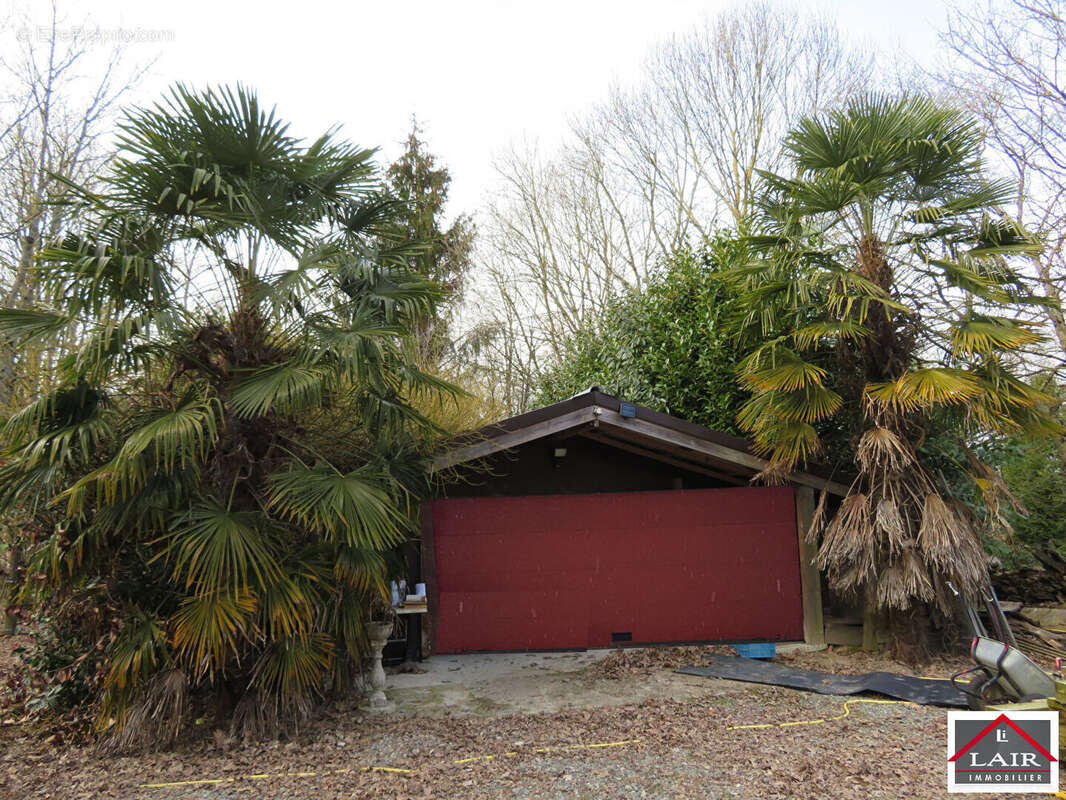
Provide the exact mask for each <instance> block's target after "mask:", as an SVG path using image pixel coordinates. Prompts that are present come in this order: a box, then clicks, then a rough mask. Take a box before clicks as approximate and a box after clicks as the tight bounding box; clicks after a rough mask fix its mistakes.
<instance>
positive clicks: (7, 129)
mask: <svg viewBox="0 0 1066 800" xmlns="http://www.w3.org/2000/svg"><path fill="white" fill-rule="evenodd" d="M15 24H16V25H17V26H19V27H20V28H21V30H22V32H23V35H22V36H20V47H19V48H18V49H17V50H16V51H14V52H11V53H9V54H6V56H5V57H2V58H0V306H3V307H6V308H28V307H29V306H30V305H32V304H33V303H34V302H35V301H37V300H39V299H40V298H39V282H38V281H37V279H36V275H35V273H34V270H33V266H34V262H35V258H36V255H37V253H38V251H39V250H40V248H41V246H42V244H43V243H45V242H47V241H48V240H49V239H50V238H54V237H55V236H56V235H57V234H58V232H59V230H60V228H61V226H62V225H63V224H64V223H65V221H66V220H67V219H68V217H69V215H70V213H71V211H70V207H69V206H66V205H63V204H62V202H61V201H62V200H63V197H64V194H65V192H66V185H67V184H66V183H65V182H64V181H66V180H69V181H73V182H76V183H78V184H80V185H83V186H89V187H91V186H92V185H93V176H94V175H95V174H96V173H97V172H98V171H99V170H100V168H101V166H102V165H103V163H104V162H105V161H106V159H107V156H108V151H107V148H106V147H105V146H103V141H102V139H103V137H105V136H106V135H107V134H108V133H109V132H110V131H109V129H108V125H107V123H108V121H109V117H110V114H111V112H112V111H114V110H115V107H116V105H117V103H118V102H119V100H120V99H121V98H122V97H123V96H124V95H125V94H126V93H127V91H128V90H129V88H130V86H131V84H132V80H131V78H130V77H129V75H130V74H132V73H122V72H120V70H121V67H120V65H121V63H122V59H121V56H122V51H121V48H119V47H114V48H110V49H109V50H107V51H104V52H101V51H96V52H92V53H90V48H91V47H93V45H94V44H97V42H96V41H95V39H94V35H93V31H92V30H91V29H89V28H86V27H75V26H67V25H66V24H65V23H64V21H63V18H62V16H61V14H60V12H59V10H58V8H57V6H56V5H55V4H53V5H52V6H51V7H50V9H49V16H48V19H47V22H46V23H45V24H37V23H36V22H34V21H33V20H30V19H26V20H22V21H21V22H19V21H16V23H15ZM90 61H93V62H94V63H93V66H95V65H96V63H97V62H98V63H99V64H101V65H102V67H101V68H100V70H99V71H98V72H96V74H95V75H93V77H91V78H90V77H87V76H86V72H87V71H88V69H87V68H88V67H89V66H90V65H89V64H88V62H90ZM76 336H77V331H75V330H71V331H70V334H69V337H68V339H69V340H70V341H68V342H67V344H68V345H69V344H72V343H73V339H74V338H75V337H76ZM58 356H59V352H57V351H56V350H54V349H53V350H44V349H33V348H20V349H16V348H15V347H14V346H13V345H12V343H11V342H10V341H7V340H0V414H3V415H4V416H6V415H7V414H8V413H9V412H10V411H11V409H12V408H13V407H16V406H19V405H23V404H24V403H25V401H26V398H27V397H29V396H31V395H33V394H35V393H38V392H40V391H42V390H44V389H45V387H46V386H47V385H48V382H49V381H50V379H51V373H52V369H51V367H52V366H53V365H54V363H55V360H56V358H58ZM7 522H8V523H10V524H8V525H5V528H6V529H7V530H6V531H5V532H4V536H3V538H2V542H3V544H4V545H6V549H7V550H8V571H9V573H10V574H9V575H8V580H7V581H5V582H3V583H6V585H7V586H10V585H11V584H12V582H13V580H14V578H15V576H14V573H15V572H16V571H17V570H18V569H19V567H20V562H21V557H20V553H21V545H20V536H19V533H18V529H19V527H20V524H19V523H20V522H21V521H20V520H8V521H7ZM0 589H3V584H0ZM0 594H3V592H0ZM14 624H15V618H14V616H12V615H11V614H7V615H6V617H5V620H4V629H5V630H6V631H7V632H9V633H10V632H13V631H14Z"/></svg>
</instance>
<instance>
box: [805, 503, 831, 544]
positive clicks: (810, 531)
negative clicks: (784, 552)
mask: <svg viewBox="0 0 1066 800" xmlns="http://www.w3.org/2000/svg"><path fill="white" fill-rule="evenodd" d="M828 496H829V492H828V491H826V490H825V489H822V491H820V492H819V493H818V504H817V505H815V507H814V513H813V514H811V524H810V526H808V528H807V533H806V539H807V543H808V544H816V543H817V542H818V537H819V536H821V534H822V531H823V530H825V519H826V513H825V501H826V498H827V497H828Z"/></svg>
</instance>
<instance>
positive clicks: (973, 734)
mask: <svg viewBox="0 0 1066 800" xmlns="http://www.w3.org/2000/svg"><path fill="white" fill-rule="evenodd" d="M1058 752H1059V720H1058V713H1057V712H1055V711H1012V712H1010V713H1009V714H1008V713H1005V712H1003V711H950V712H948V791H949V792H988V791H995V792H1055V791H1058V788H1059V761H1058Z"/></svg>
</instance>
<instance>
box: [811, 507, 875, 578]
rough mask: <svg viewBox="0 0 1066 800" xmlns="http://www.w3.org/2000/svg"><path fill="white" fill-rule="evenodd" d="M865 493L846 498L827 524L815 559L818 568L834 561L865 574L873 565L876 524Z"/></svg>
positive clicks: (824, 567)
mask: <svg viewBox="0 0 1066 800" xmlns="http://www.w3.org/2000/svg"><path fill="white" fill-rule="evenodd" d="M866 501H867V497H866V495H865V494H853V495H851V496H850V497H846V498H844V502H842V503H841V504H840V508H839V510H838V511H837V513H836V516H834V517H833V520H832V522H830V523H829V525H827V526H826V529H825V535H824V536H823V537H822V546H821V547H820V548H819V550H818V556H817V558H816V559H815V563H816V564H817V566H818V568H819V569H826V568H827V567H829V566H830V565H832V564H838V565H839V564H852V565H854V566H856V567H858V568H859V569H860V570H861V571H862V572H863V574H866V573H868V572H871V571H872V570H873V569H874V563H873V556H872V549H871V548H870V547H869V546H868V545H869V543H870V542H871V541H872V539H873V533H874V527H873V521H872V519H871V513H870V507H869V505H868V503H867V502H866Z"/></svg>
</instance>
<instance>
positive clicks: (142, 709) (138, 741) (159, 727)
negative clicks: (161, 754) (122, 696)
mask: <svg viewBox="0 0 1066 800" xmlns="http://www.w3.org/2000/svg"><path fill="white" fill-rule="evenodd" d="M188 697H189V677H188V675H186V674H185V673H184V672H183V671H182V670H180V669H168V670H165V671H163V672H157V673H156V674H155V675H153V676H152V677H151V679H149V681H148V682H147V684H146V685H145V688H144V690H143V691H142V692H141V693H140V694H139V696H138V697H137V698H136V699H135V700H134V701H133V702H132V703H131V704H130V705H129V710H128V712H127V713H126V715H125V717H124V719H123V720H122V724H120V725H118V726H116V729H115V731H114V733H112V734H111V735H109V736H106V737H104V738H103V739H101V740H100V748H101V749H102V750H103V751H104V752H128V751H131V750H138V749H146V748H148V747H168V746H169V745H171V744H173V743H174V741H175V740H176V739H177V738H178V734H179V733H180V732H181V726H182V722H183V720H184V717H185V711H186V707H187V702H188Z"/></svg>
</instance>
